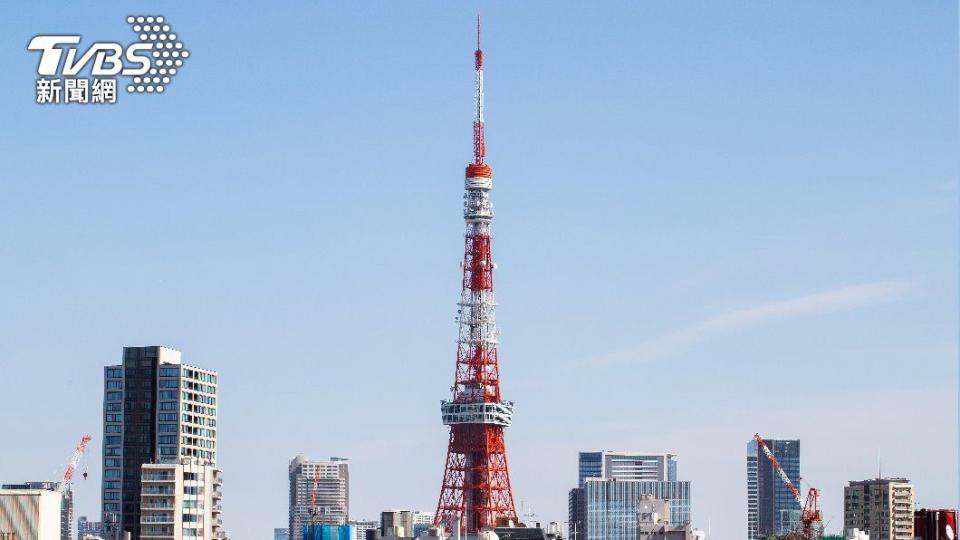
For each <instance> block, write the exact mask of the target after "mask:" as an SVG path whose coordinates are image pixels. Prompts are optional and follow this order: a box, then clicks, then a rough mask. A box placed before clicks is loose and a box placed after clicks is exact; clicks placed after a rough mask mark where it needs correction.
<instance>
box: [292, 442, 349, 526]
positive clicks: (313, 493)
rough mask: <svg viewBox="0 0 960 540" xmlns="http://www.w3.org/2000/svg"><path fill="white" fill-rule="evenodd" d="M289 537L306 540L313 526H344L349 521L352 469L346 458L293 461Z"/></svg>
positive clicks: (303, 458) (298, 457) (300, 459)
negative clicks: (305, 529)
mask: <svg viewBox="0 0 960 540" xmlns="http://www.w3.org/2000/svg"><path fill="white" fill-rule="evenodd" d="M288 473H289V477H290V506H289V534H290V538H292V539H299V538H302V537H303V527H304V526H305V525H309V524H311V523H317V524H322V525H344V524H346V523H347V520H349V519H350V466H349V460H348V459H347V458H338V457H332V458H330V460H329V461H318V460H312V459H309V458H307V457H305V456H297V457H295V458H293V459H291V460H290V465H289V467H288Z"/></svg>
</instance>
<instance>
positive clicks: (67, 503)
mask: <svg viewBox="0 0 960 540" xmlns="http://www.w3.org/2000/svg"><path fill="white" fill-rule="evenodd" d="M59 487H60V483H59V482H24V483H22V484H4V485H3V489H46V490H48V491H57V490H58V489H59ZM60 538H61V540H73V490H72V489H70V487H69V486H68V487H67V489H66V491H64V492H63V497H62V500H61V501H60Z"/></svg>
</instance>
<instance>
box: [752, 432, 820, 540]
mask: <svg viewBox="0 0 960 540" xmlns="http://www.w3.org/2000/svg"><path fill="white" fill-rule="evenodd" d="M753 438H754V439H756V440H757V444H759V445H760V449H761V450H763V453H764V454H765V455H766V456H767V459H769V460H770V463H771V464H772V465H773V469H774V470H775V471H777V474H779V475H780V479H781V480H783V483H784V484H786V485H787V488H789V489H790V493H792V494H793V497H794V498H795V499H796V500H797V504H799V505H800V508H802V509H803V510H802V511H801V513H800V524H801V527H802V532H803V537H804V538H808V539H814V538H816V537H817V535H818V534H819V529H820V527H818V525H819V524H820V523H821V522H822V520H823V517H822V516H821V514H820V490H819V489H817V488H815V487H811V488H810V491H808V492H807V501H806V502H804V501H803V499H802V498H801V497H800V490H798V489H797V486H795V485H793V482H791V481H790V477H788V476H787V473H785V472H783V467H781V466H780V462H779V461H777V458H776V457H774V455H773V452H771V451H770V448H769V447H768V446H767V443H766V441H764V440H763V437H761V436H760V434H759V433H755V434H754V435H753Z"/></svg>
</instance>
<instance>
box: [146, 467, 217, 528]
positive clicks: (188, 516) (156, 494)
mask: <svg viewBox="0 0 960 540" xmlns="http://www.w3.org/2000/svg"><path fill="white" fill-rule="evenodd" d="M141 471H142V475H141V478H140V481H141V485H142V489H141V490H140V537H141V538H143V539H148V538H157V539H163V540H193V539H197V540H201V539H203V540H206V539H217V538H223V537H224V533H223V529H222V526H223V523H222V522H221V519H220V510H221V506H220V498H221V496H222V494H221V486H222V478H221V475H220V471H219V470H218V469H216V468H214V467H213V466H212V465H210V464H208V463H204V462H202V461H201V460H199V459H197V458H179V459H177V458H169V459H165V460H162V461H161V462H160V463H147V464H144V465H143V466H142V467H141Z"/></svg>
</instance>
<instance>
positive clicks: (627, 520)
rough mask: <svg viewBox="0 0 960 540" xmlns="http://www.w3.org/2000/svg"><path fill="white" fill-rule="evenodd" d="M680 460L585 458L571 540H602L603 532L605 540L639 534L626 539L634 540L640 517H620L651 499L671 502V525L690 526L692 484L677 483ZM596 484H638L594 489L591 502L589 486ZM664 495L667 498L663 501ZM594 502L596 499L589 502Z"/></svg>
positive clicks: (622, 455) (572, 500)
mask: <svg viewBox="0 0 960 540" xmlns="http://www.w3.org/2000/svg"><path fill="white" fill-rule="evenodd" d="M675 457H676V454H673V453H670V452H615V451H610V450H602V451H599V452H580V454H579V456H578V459H577V479H578V487H576V488H574V489H572V490H570V494H569V500H568V512H569V518H568V528H569V530H568V534H569V535H570V538H571V540H587V539H588V538H590V539H591V540H593V539H596V538H598V536H597V534H601V533H600V532H599V531H601V530H602V531H604V532H603V533H602V534H608V533H611V531H612V530H614V529H616V530H619V531H626V530H627V529H629V528H631V527H632V528H633V529H634V533H623V534H627V535H628V536H627V537H628V538H631V539H634V538H635V535H636V532H635V529H636V522H637V521H636V519H637V518H636V512H633V514H632V516H630V517H625V516H623V515H620V514H616V513H617V512H620V511H621V510H622V509H623V508H626V507H627V506H630V505H633V508H634V510H636V504H638V503H639V497H641V496H646V495H651V496H655V497H658V498H661V499H665V500H667V501H668V502H669V504H670V507H671V520H672V521H673V523H672V525H673V526H678V527H683V526H684V525H686V524H687V523H688V522H689V521H690V482H679V481H678V480H677V462H676V460H675V459H674V458H675ZM595 481H607V482H639V484H635V485H628V484H624V485H623V486H620V485H617V484H604V485H603V486H601V484H594V485H592V486H591V491H590V494H589V496H588V493H587V492H586V490H585V486H586V485H587V484H590V483H592V482H595ZM660 494H667V495H668V496H665V497H660ZM590 496H592V497H594V498H593V499H590V498H589V497H590ZM600 499H603V500H602V501H601V500H600ZM591 504H593V505H594V506H593V512H592V513H591V511H590V510H588V508H589V507H590V505H591ZM624 505H626V506H624ZM618 509H620V510H618ZM609 512H613V514H608V513H609ZM614 514H616V515H614ZM590 520H592V521H593V523H592V525H591V524H590V523H588V522H589V521H590ZM603 520H606V523H607V524H608V525H609V526H608V527H607V526H604V527H603V528H602V529H601V528H600V525H599V524H600V522H601V521H603ZM631 520H632V521H631ZM631 523H632V524H631ZM591 531H592V534H593V535H592V536H591V535H590V534H591ZM611 534H614V533H611ZM615 534H619V533H615ZM630 534H633V536H630Z"/></svg>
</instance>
